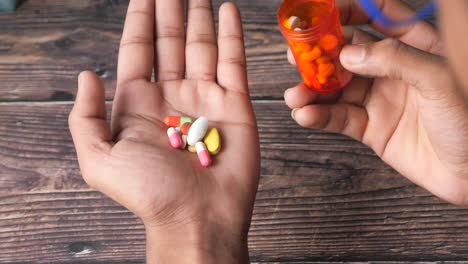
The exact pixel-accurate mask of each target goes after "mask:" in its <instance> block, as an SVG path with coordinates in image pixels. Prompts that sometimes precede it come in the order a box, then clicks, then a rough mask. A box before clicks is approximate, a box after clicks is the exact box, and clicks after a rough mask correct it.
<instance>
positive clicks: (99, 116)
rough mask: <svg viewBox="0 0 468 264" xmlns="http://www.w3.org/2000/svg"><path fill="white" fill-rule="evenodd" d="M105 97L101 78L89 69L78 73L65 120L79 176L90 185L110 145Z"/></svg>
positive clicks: (110, 135)
mask: <svg viewBox="0 0 468 264" xmlns="http://www.w3.org/2000/svg"><path fill="white" fill-rule="evenodd" d="M105 100H106V98H105V91H104V85H103V83H102V82H101V80H100V79H99V78H98V77H97V76H96V74H95V73H93V72H89V71H87V72H82V73H81V74H80V76H79V77H78V94H77V97H76V101H75V105H74V106H73V109H72V111H71V112H70V115H69V118H68V124H69V127H70V132H71V134H72V137H73V142H74V144H75V148H76V151H77V154H78V161H79V163H80V167H81V171H82V174H83V177H84V178H85V180H86V182H87V183H88V184H89V185H91V186H93V185H94V184H93V183H92V182H93V181H92V179H91V178H92V177H91V175H94V174H95V173H94V170H95V169H96V168H98V165H99V162H100V161H101V160H102V157H104V155H103V154H106V153H109V151H110V149H111V147H112V145H111V143H110V141H111V140H112V134H111V130H110V127H109V124H108V123H107V121H106V104H105ZM93 187H94V186H93Z"/></svg>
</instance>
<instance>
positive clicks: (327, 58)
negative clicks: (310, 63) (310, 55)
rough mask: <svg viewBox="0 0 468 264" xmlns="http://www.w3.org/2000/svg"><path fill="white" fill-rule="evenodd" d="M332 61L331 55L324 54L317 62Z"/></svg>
mask: <svg viewBox="0 0 468 264" xmlns="http://www.w3.org/2000/svg"><path fill="white" fill-rule="evenodd" d="M330 61H331V59H330V57H328V56H322V57H320V58H318V59H317V60H316V61H315V62H317V64H325V63H329V62H330Z"/></svg>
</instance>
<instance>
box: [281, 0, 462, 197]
mask: <svg viewBox="0 0 468 264" xmlns="http://www.w3.org/2000/svg"><path fill="white" fill-rule="evenodd" d="M440 2H452V1H440ZM453 2H454V1H453ZM453 2H452V4H453ZM460 2H461V1H460ZM339 4H341V17H342V21H343V22H344V23H345V24H348V25H355V24H363V23H368V18H367V17H366V16H365V14H364V12H363V11H362V10H361V9H360V7H359V6H358V5H357V1H351V0H350V1H342V2H340V3H339ZM380 5H381V6H383V7H384V12H385V13H386V14H388V15H390V16H392V17H394V18H403V17H408V16H409V15H410V14H411V12H412V11H411V10H410V9H409V8H408V7H406V6H404V5H403V4H402V3H401V2H399V1H393V0H386V1H385V0H382V1H380ZM461 10H466V9H461ZM465 17H466V14H465ZM458 24H459V25H460V22H459V21H458ZM371 26H373V27H374V28H375V29H377V30H379V31H381V32H382V33H384V34H386V35H389V36H391V37H392V38H389V39H385V40H383V41H377V40H376V39H375V38H374V37H372V36H370V35H369V34H366V33H364V32H363V31H360V30H358V29H356V28H353V27H348V28H346V29H345V32H347V35H348V36H349V38H350V42H352V43H353V44H354V45H348V46H346V47H345V48H344V49H343V51H342V52H341V55H340V60H341V62H342V64H343V66H344V67H345V68H346V69H348V70H350V71H352V72H354V73H356V74H357V75H356V76H355V77H354V79H353V80H352V82H351V83H349V85H348V86H347V87H345V88H344V89H343V90H342V91H341V92H340V93H335V94H331V95H319V94H316V93H314V92H312V91H311V90H308V89H307V88H306V87H305V86H304V85H303V84H300V85H298V86H296V87H294V88H291V89H288V90H287V91H286V92H285V101H286V103H287V105H288V106H289V107H290V108H292V109H294V110H293V117H294V119H295V120H296V121H297V122H298V124H299V125H301V126H304V127H308V128H315V129H323V130H327V131H331V132H337V133H342V134H344V135H347V136H350V137H352V138H354V139H356V140H359V141H362V142H363V143H365V144H367V145H368V146H370V147H371V148H372V149H373V150H374V151H375V152H376V153H377V154H378V155H379V156H380V157H381V158H382V159H383V160H384V161H385V162H387V163H388V164H389V165H390V166H392V167H394V168H395V169H396V170H398V171H399V172H400V173H401V174H403V175H404V176H406V177H407V178H409V179H410V180H412V181H413V182H415V183H416V184H418V185H420V186H422V187H424V188H426V189H427V190H429V191H431V192H433V193H434V194H435V195H437V196H439V197H441V198H443V199H446V200H447V201H450V202H452V203H455V204H460V205H468V174H467V171H468V105H467V104H468V103H467V100H466V99H464V94H465V95H466V90H464V89H463V85H462V84H460V82H457V80H456V79H455V78H454V77H455V76H456V74H455V72H456V69H458V71H459V72H460V71H462V69H466V66H467V65H466V64H467V63H468V61H467V60H465V62H464V63H465V65H464V66H465V67H461V65H455V64H453V63H451V61H450V60H449V61H448V62H447V61H446V59H445V58H444V57H443V56H442V53H443V50H442V42H441V39H440V37H439V35H438V33H437V31H436V30H435V29H434V28H433V27H432V26H431V25H430V24H428V23H425V22H421V23H418V24H415V25H412V26H408V27H406V28H400V29H398V30H395V29H394V30H385V29H383V28H380V27H379V26H378V25H375V24H373V25H371ZM452 41H453V42H456V43H458V44H457V45H458V46H459V47H460V46H461V45H463V44H461V42H460V40H455V39H452ZM467 43H468V41H465V42H464V45H465V47H466V44H467ZM288 57H289V60H290V61H291V63H294V58H293V57H292V56H291V55H290V54H289V56H288ZM454 57H456V56H454ZM455 66H456V67H455ZM463 71H464V70H463ZM362 76H368V78H364V77H362ZM465 77H466V75H465ZM465 85H466V84H465ZM466 87H467V86H465V89H466Z"/></svg>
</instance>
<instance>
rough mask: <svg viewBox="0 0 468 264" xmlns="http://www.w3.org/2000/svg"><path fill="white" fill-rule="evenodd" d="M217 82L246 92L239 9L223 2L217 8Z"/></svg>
mask: <svg viewBox="0 0 468 264" xmlns="http://www.w3.org/2000/svg"><path fill="white" fill-rule="evenodd" d="M218 45H219V51H218V52H219V55H218V83H219V84H220V85H221V86H222V87H224V88H225V89H228V90H234V91H238V92H244V93H247V92H248V84H247V70H246V61H245V48H244V35H243V33H242V22H241V17H240V13H239V10H238V9H237V7H236V6H235V5H234V4H233V3H225V4H223V5H222V6H221V8H220V10H219V35H218Z"/></svg>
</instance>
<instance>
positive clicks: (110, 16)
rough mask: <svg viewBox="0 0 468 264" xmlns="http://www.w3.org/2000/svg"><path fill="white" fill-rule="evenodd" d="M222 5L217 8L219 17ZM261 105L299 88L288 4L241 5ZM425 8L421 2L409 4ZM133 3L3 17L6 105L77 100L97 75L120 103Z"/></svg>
mask: <svg viewBox="0 0 468 264" xmlns="http://www.w3.org/2000/svg"><path fill="white" fill-rule="evenodd" d="M221 2H222V0H216V1H214V7H215V12H216V13H217V10H218V7H219V5H220V3H221ZM234 2H236V3H237V4H238V5H239V7H240V9H241V11H242V18H243V21H244V29H245V41H246V48H247V56H248V73H249V80H250V81H249V84H250V87H251V94H252V96H253V98H254V99H259V100H261V99H267V100H270V99H281V98H282V96H283V91H284V89H286V88H289V87H292V86H294V85H295V84H297V83H298V82H299V81H300V78H299V75H298V74H297V71H296V69H295V68H294V67H292V66H289V65H288V63H287V61H286V53H285V51H286V48H287V46H286V43H285V41H284V39H283V38H282V36H281V34H280V32H279V30H278V28H277V23H276V10H277V8H278V6H279V4H280V2H281V0H257V1H250V0H238V1H234ZM410 2H412V3H413V5H420V4H421V2H424V1H422V0H413V1H410ZM127 3H128V1H122V0H96V1H94V0H93V1H91V0H82V1H61V0H29V1H26V3H25V4H24V5H23V6H21V8H19V10H17V11H16V12H14V13H4V14H0V25H1V26H0V80H1V82H0V101H70V100H72V99H73V98H74V95H75V90H76V89H75V88H76V77H77V75H78V73H79V72H80V71H82V70H94V71H95V72H96V73H98V75H100V76H101V77H102V78H103V79H104V80H105V83H106V87H107V89H108V93H107V96H108V98H109V99H111V98H113V94H114V87H115V78H116V76H115V75H116V65H117V64H116V62H117V53H118V45H119V39H120V36H121V31H122V27H123V22H124V16H125V10H126V6H127Z"/></svg>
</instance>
